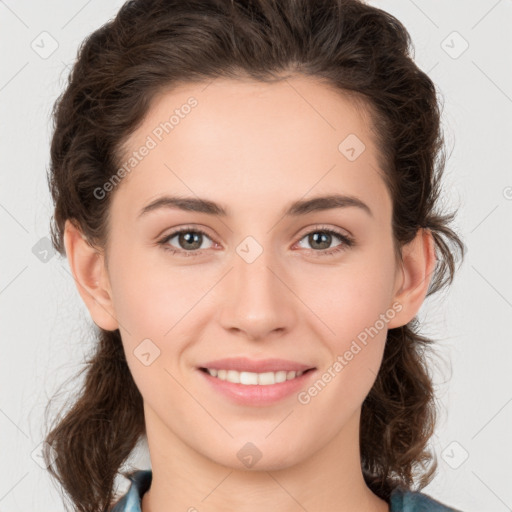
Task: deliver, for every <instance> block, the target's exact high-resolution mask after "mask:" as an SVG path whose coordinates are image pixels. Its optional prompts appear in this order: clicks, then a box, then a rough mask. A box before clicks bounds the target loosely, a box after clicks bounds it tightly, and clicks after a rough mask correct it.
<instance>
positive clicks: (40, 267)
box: [0, 0, 512, 512]
mask: <svg viewBox="0 0 512 512" xmlns="http://www.w3.org/2000/svg"><path fill="white" fill-rule="evenodd" d="M370 3H371V4H372V5H375V6H377V7H381V8H382V9H384V10H387V11H388V12H390V13H391V14H393V15H395V16H396V17H397V18H398V19H399V20H400V21H402V22H403V23H404V24H405V26H406V27H407V29H408V30H409V32H410V33H411V36H412V39H413V42H414V45H415V50H416V51H415V59H416V62H417V63H418V65H419V66H420V67H421V68H422V69H423V70H425V71H426V72H427V73H428V74H429V75H430V76H431V78H432V79H433V80H434V82H435V83H436V85H437V86H438V88H439V90H440V91H441V94H442V96H443V98H444V114H443V126H444V130H445V136H446V140H447V147H448V151H449V154H450V158H449V160H448V163H447V170H446V177H445V184H446V195H445V197H446V200H447V205H448V206H449V207H450V206H454V207H459V214H458V218H457V222H456V224H455V227H456V228H457V229H459V230H460V233H461V235H462V237H463V238H464V241H465V243H466V245H467V247H468V254H467V256H466V259H465V261H464V264H463V266H462V267H461V269H460V270H459V272H458V275H457V278H456V281H455V283H454V285H453V286H452V288H451V289H450V290H449V292H448V293H443V294H440V295H438V296H434V297H433V298H431V299H429V300H427V301H426V302H425V304H424V305H423V307H422V309H421V312H420V318H421V319H422V320H423V321H424V322H426V323H425V329H426V333H427V334H428V335H431V336H434V337H436V339H437V340H438V341H437V345H436V347H437V352H438V353H439V355H440V356H441V357H440V360H439V363H438V370H437V373H436V389H437V392H438V398H439V407H440V412H439V416H440V417H439V421H438V425H437V431H436V434H435V436H434V438H433V446H434V449H435V451H436V453H437V456H438V459H439V470H438V474H437V476H436V478H435V480H434V481H433V482H432V483H431V484H430V485H429V486H428V487H426V488H425V489H423V492H425V493H427V494H430V495H431V496H433V497H435V498H436V499H438V500H440V501H442V502H444V503H446V504H448V505H450V506H453V507H456V508H459V509H461V510H463V511H465V512H466V511H467V512H480V511H485V512H504V511H506V510H512V486H511V485H510V483H511V482H512V468H511V465H510V461H511V460H512V440H511V435H510V434H511V432H512V428H511V427H512V376H511V375H512V373H511V371H510V366H511V363H512V337H511V334H510V333H511V327H512V273H511V271H510V264H511V262H512V257H511V256H512V229H511V228H512V170H511V164H512V159H511V146H512V115H511V114H512V74H511V72H510V71H511V69H512V66H511V64H512V58H511V54H512V30H511V27H512V1H511V0H485V1H484V0H482V1H476V0H472V1H463V0H456V1H454V0H452V1H450V2H439V1H437V2H434V1H427V0H415V1H412V0H402V1H400V2H398V1H391V0H389V1H382V2H379V1H376V0H373V1H372V2H370ZM121 4H122V2H121V1H108V2H106V1H103V2H102V1H99V0H89V1H83V0H78V1H77V0H72V1H70V0H68V1H62V0H61V1H55V0H52V1H50V0H47V1H45V2H35V1H31V2H27V1H19V2H14V1H13V0H5V1H1V0H0V22H1V27H2V30H1V32H0V39H1V44H2V52H1V55H0V59H1V62H0V106H1V113H0V119H1V120H2V122H1V124H0V130H1V136H0V141H1V145H2V148H1V149H2V151H1V156H2V172H1V186H0V225H1V243H2V245H1V248H2V250H1V251H0V258H1V262H0V268H1V272H0V308H1V316H0V323H1V333H2V337H1V355H0V512H8V511H11V512H18V511H27V510H31V511H35V512H36V511H37V512H39V511H41V512H43V511H50V510H52V511H61V510H64V508H63V505H62V502H61V499H60V496H59V494H58V492H57V491H56V488H55V487H54V484H53V482H52V481H51V480H50V478H49V475H48V474H47V472H46V470H44V469H42V468H41V467H40V466H39V465H38V463H37V462H36V461H35V460H34V459H33V458H32V455H33V452H34V454H37V453H38V446H39V444H40V443H41V441H42V437H43V432H44V429H43V422H44V416H43V413H44V408H45V406H46V403H47V402H48V399H49V398H50V397H51V396H52V395H53V394H54V392H55V391H56V390H57V388H58V386H59V385H61V384H62V383H63V382H64V381H65V380H66V379H68V378H70V377H71V376H73V375H75V374H76V373H77V372H78V370H79V369H81V363H82V362H83V358H84V356H85V355H86V354H87V353H88V352H89V350H90V348H91V345H90V344H91V343H92V341H93V339H92V335H91V332H90V326H91V325H92V324H91V320H90V319H89V316H88V312H87V310H86V308H85V306H84V305H83V304H82V302H81V300H80V298H79V295H78V292H77V291H76V288H75V285H74V283H73V280H72V277H71V275H70V273H69V266H68V264H67V261H66V260H63V259H62V258H61V257H59V256H56V255H55V256H53V257H49V259H48V261H46V262H43V261H41V260H40V259H39V258H38V257H36V255H35V254H34V253H33V248H34V246H35V247H36V248H37V247H39V248H40V247H43V248H44V246H39V245H36V244H44V241H43V242H41V239H44V238H45V237H47V236H48V226H49V219H50V216H51V215H52V204H51V201H50V196H49V192H48V189H47V184H46V169H47V167H48V162H49V143H50V134H51V123H50V112H51V108H52V104H53V102H54V101H55V99H56V98H57V96H58V95H59V94H60V92H61V91H62V90H63V88H64V85H65V80H66V79H67V73H68V71H69V68H70V65H71V64H72V63H73V60H74V58H75V55H76V51H77V48H78V45H79V43H80V42H81V41H82V40H83V39H84V37H85V36H86V35H88V34H89V33H90V32H92V31H93V30H95V29H96V28H98V27H99V26H100V25H101V24H103V23H104V22H106V21H107V20H108V19H109V18H111V17H112V16H114V15H115V13H116V12H117V10H118V9H119V7H120V6H121ZM44 31H46V32H48V33H49V34H50V35H51V38H52V39H54V40H55V41H56V42H57V44H58V47H57V48H56V50H55V51H54V52H53V53H52V54H51V55H50V56H48V57H47V58H42V57H41V56H40V55H39V54H38V53H37V52H36V51H35V50H34V49H33V48H32V46H31V45H34V46H35V45H36V44H39V48H40V49H39V52H43V51H50V50H51V49H52V48H51V44H52V43H51V39H50V38H49V36H47V35H44V34H43V35H41V33H42V32H44ZM454 31H455V32H457V34H453V32H454ZM41 38H46V39H45V42H44V43H41ZM33 41H35V42H34V43H33ZM465 41H466V42H467V44H468V45H469V46H468V48H467V49H466V50H465V51H464V52H463V53H461V54H460V55H459V53H460V52H461V50H462V49H463V48H464V45H465V44H466V43H465ZM43 44H44V48H45V49H46V50H43ZM44 56H45V57H46V55H44ZM49 256H51V255H49ZM443 361H444V362H443ZM77 385H78V383H77V382H71V383H70V385H69V386H68V388H67V389H68V391H73V390H74V389H75V388H76V386H77ZM65 389H66V388H65ZM65 398H66V396H63V397H62V400H64V399H65ZM62 400H61V401H60V402H59V401H58V400H57V402H56V406H55V407H58V406H59V405H60V404H61V403H62ZM54 410H55V408H54V409H52V411H54ZM142 448H143V447H142ZM140 454H141V455H140V458H139V459H138V460H136V461H135V462H134V464H135V465H136V466H137V465H138V466H139V467H141V468H142V467H149V461H148V459H147V454H145V453H144V451H143V450H141V451H140ZM34 456H35V458H36V460H37V456H36V455H34ZM466 456H467V459H466V460H464V457H466Z"/></svg>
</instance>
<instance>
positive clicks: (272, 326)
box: [220, 250, 300, 341]
mask: <svg viewBox="0 0 512 512" xmlns="http://www.w3.org/2000/svg"><path fill="white" fill-rule="evenodd" d="M270 252H271V251H270V250H268V251H263V252H262V254H261V255H260V256H259V257H258V258H257V259H256V260H255V261H252V262H251V263H249V262H247V261H245V260H244V259H243V258H242V257H239V256H238V255H236V256H235V258H234V268H233V269H232V270H231V271H230V272H229V274H228V276H226V277H227V279H225V280H224V281H225V284H224V286H225V289H224V290H223V293H222V297H224V298H225V300H222V302H221V304H220V308H221V312H220V323H221V325H222V327H223V328H224V329H226V330H227V331H230V332H231V333H232V334H233V333H234V334H238V335H241V336H243V337H245V338H247V339H250V340H253V341H254V340H265V339H268V338H269V337H272V336H276V335H277V334H278V333H280V335H283V334H285V333H286V332H289V331H290V330H291V329H292V328H293V326H294V324H295V322H296V320H297V308H298V306H299V305H300V301H299V300H298V299H297V298H296V296H295V295H294V293H293V291H291V288H293V286H290V283H289V281H291V278H290V277H289V276H288V275H287V273H286V272H285V271H284V270H283V269H282V266H281V265H279V264H278V262H277V261H276V260H275V258H272V257H271V255H270Z"/></svg>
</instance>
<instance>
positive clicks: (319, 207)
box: [137, 194, 373, 218]
mask: <svg viewBox="0 0 512 512" xmlns="http://www.w3.org/2000/svg"><path fill="white" fill-rule="evenodd" d="M347 207H356V208H360V209H361V210H363V211H364V212H366V213H367V214H368V215H369V216H370V217H373V213H372V211H371V209H370V207H369V206H368V205H367V204H366V203H364V202H363V201H361V199H359V198H357V197H355V196H351V195H340V194H330V195H328V196H320V197H314V198H312V199H301V200H298V201H295V202H293V203H291V204H290V205H289V206H288V208H286V209H285V211H284V212H283V216H292V217H296V216H300V215H307V214H308V213H312V212H318V211H323V210H330V209H333V208H347ZM162 208H174V209H179V210H184V211H187V212H199V213H206V214H208V215H217V216H220V217H227V216H228V210H227V209H226V208H224V207H223V206H221V205H220V204H217V203H215V202H213V201H209V200H208V199H201V198H196V197H179V196H163V197H159V198H158V199H155V200H154V201H152V202H151V203H149V204H147V205H146V206H144V208H142V210H141V211H140V212H139V214H138V216H137V217H138V218H140V217H142V216H144V215H146V214H148V213H149V212H152V211H155V210H158V209H162Z"/></svg>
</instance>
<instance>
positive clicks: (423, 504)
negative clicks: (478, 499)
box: [111, 469, 460, 512]
mask: <svg viewBox="0 0 512 512" xmlns="http://www.w3.org/2000/svg"><path fill="white" fill-rule="evenodd" d="M152 476H153V473H152V471H151V470H150V469H145V470H138V471H135V472H134V473H133V474H132V475H131V476H130V480H131V482H132V483H131V485H130V488H129V489H128V491H127V492H126V494H125V495H124V496H123V497H122V498H121V499H120V500H119V501H118V502H117V504H116V505H115V506H114V508H113V509H112V511H111V512H141V502H142V495H143V494H144V493H145V492H146V491H147V490H148V489H149V486H150V485H151V478H152ZM389 505H390V512H460V511H458V510H456V509H454V508H450V507H447V506H446V505H443V504H442V503H439V502H438V501H436V500H434V499H432V498H431V497H430V496H427V495H426V494H423V493H421V492H417V491H407V490H402V489H399V488H396V489H394V490H393V492H392V493H391V498H390V502H389Z"/></svg>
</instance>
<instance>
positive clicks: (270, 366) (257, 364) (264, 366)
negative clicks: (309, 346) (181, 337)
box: [199, 357, 314, 373]
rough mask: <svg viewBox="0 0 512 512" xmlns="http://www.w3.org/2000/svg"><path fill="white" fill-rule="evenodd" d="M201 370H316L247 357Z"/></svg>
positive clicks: (217, 362) (213, 363) (221, 361)
mask: <svg viewBox="0 0 512 512" xmlns="http://www.w3.org/2000/svg"><path fill="white" fill-rule="evenodd" d="M199 368H210V369H215V370H236V371H239V372H253V373H264V372H278V371H280V370H281V371H283V370H284V371H295V372H300V371H305V370H309V369H312V368H314V367H313V366H311V365H307V364H302V363H298V362H296V361H289V360H286V359H259V360H256V359H248V358H246V357H235V358H225V359H216V360H215V361H208V362H206V363H204V364H201V365H200V366H199Z"/></svg>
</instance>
